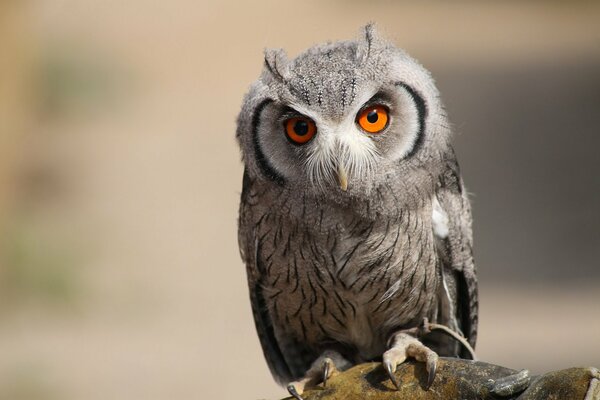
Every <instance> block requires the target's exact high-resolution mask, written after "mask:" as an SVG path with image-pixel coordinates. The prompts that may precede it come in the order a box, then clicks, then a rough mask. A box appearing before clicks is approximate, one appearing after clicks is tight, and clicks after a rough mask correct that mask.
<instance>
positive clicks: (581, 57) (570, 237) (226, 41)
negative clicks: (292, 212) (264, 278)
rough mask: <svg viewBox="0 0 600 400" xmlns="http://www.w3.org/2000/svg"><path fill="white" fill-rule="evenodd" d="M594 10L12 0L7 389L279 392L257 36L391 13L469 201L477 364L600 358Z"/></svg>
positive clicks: (292, 47)
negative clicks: (243, 238)
mask: <svg viewBox="0 0 600 400" xmlns="http://www.w3.org/2000/svg"><path fill="white" fill-rule="evenodd" d="M599 20H600V7H599V5H598V3H597V2H568V3H564V4H563V3H562V2H544V3H542V2H539V3H535V2H531V3H528V4H527V5H523V4H521V2H502V4H501V3H500V2H498V3H491V2H489V3H488V2H486V3H485V4H484V3H481V2H468V1H465V2H452V3H451V4H450V2H421V3H420V5H419V6H417V5H414V4H413V3H412V2H411V3H408V2H407V3H404V2H399V1H398V2H393V1H375V2H359V1H346V2H344V1H329V2H316V1H308V2H302V3H301V2H290V1H260V2H240V3H235V2H217V1H210V2H209V1H204V2H202V1H201V2H198V1H184V0H176V1H169V2H166V1H162V2H158V1H155V2H150V1H141V0H133V1H127V2H123V1H114V0H109V1H95V0H77V1H74V0H54V1H47V2H41V1H33V0H31V1H5V2H2V3H0V119H1V120H2V121H1V124H2V125H0V129H1V131H0V135H1V136H0V146H1V148H0V185H1V186H0V218H1V219H0V229H1V235H2V236H1V239H2V240H1V243H0V251H1V253H0V257H1V258H0V263H1V264H0V399H86V400H94V399H98V400H100V399H102V400H104V399H192V398H223V399H229V398H248V399H253V398H278V397H281V396H283V395H284V393H285V392H284V391H283V390H282V389H281V388H278V387H277V386H276V385H275V384H274V383H273V381H272V379H271V377H270V375H269V372H268V369H267V367H266V364H265V362H264V360H263V358H262V353H261V350H260V346H259V343H258V339H257V337H256V334H255V332H254V326H253V322H252V317H251V313H250V304H249V301H248V295H247V289H246V283H245V272H244V267H243V265H242V263H241V261H240V259H239V255H238V249H237V239H236V217H237V205H238V197H239V192H240V189H241V173H242V166H241V163H240V160H239V152H238V149H237V146H236V143H235V141H234V129H235V118H236V115H237V112H238V109H239V106H240V103H241V98H242V96H243V94H244V92H245V90H246V88H247V87H248V85H249V84H250V82H251V81H252V80H253V79H255V78H256V77H257V75H258V74H259V72H260V69H261V63H262V49H263V48H264V47H267V46H268V47H283V48H285V49H287V50H288V52H289V54H291V55H294V54H297V53H298V52H299V51H301V50H302V49H304V48H306V47H308V46H310V45H311V44H313V43H316V42H320V41H324V40H337V39H346V38H351V37H353V36H355V35H356V34H357V32H358V29H359V27H360V26H362V25H364V24H365V23H366V22H368V21H376V22H377V23H378V25H379V28H380V30H381V31H382V32H383V33H384V34H385V35H387V36H388V37H390V38H391V39H393V40H394V41H395V42H396V43H397V44H398V45H399V46H402V47H404V48H405V49H407V50H408V51H409V52H410V53H411V54H412V55H413V56H415V57H416V58H418V59H419V60H420V61H422V62H423V63H424V65H425V66H427V67H428V68H429V69H431V70H432V72H433V74H434V76H435V77H436V78H437V80H438V84H439V86H440V88H441V90H442V94H443V97H444V99H445V100H446V103H447V105H448V109H449V111H450V116H451V120H452V121H453V122H454V124H455V126H456V130H457V131H458V133H459V134H458V136H457V138H456V146H457V151H458V154H459V157H460V159H461V164H462V167H463V174H464V176H465V180H466V182H467V186H468V187H469V189H470V191H471V192H473V193H474V213H475V219H476V225H475V238H476V257H477V260H478V266H479V271H480V280H481V326H480V336H479V337H480V340H479V343H478V353H479V356H480V358H481V359H483V360H486V361H490V362H494V363H499V364H502V365H506V366H510V367H513V368H517V369H519V368H529V369H531V370H532V371H534V372H536V373H539V372H543V371H549V370H552V369H559V368H563V367H569V366H574V365H595V366H597V367H598V366H600V319H599V317H600V308H599V307H598V304H600V286H599V284H600V272H599V271H598V257H599V256H600V250H599V248H600V234H599V228H598V226H600V225H599V222H600V217H599V211H598V204H599V203H600V201H599V200H600V187H599V186H600V178H599V177H598V169H599V167H600V161H599V159H598V156H597V148H598V146H599V145H600V140H599V139H598V138H599V136H600V135H598V133H599V132H598V126H599V124H600V120H599V117H598V115H599V114H600V113H599V112H598V110H599V109H600V108H599V106H600V76H599V72H598V71H600V24H598V21H599Z"/></svg>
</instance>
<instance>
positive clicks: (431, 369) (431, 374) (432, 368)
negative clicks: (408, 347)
mask: <svg viewBox="0 0 600 400" xmlns="http://www.w3.org/2000/svg"><path fill="white" fill-rule="evenodd" d="M425 369H426V370H427V386H426V387H425V390H429V388H430V387H431V385H432V384H433V380H434V379H435V373H436V371H437V357H431V358H429V359H428V360H427V364H426V366H425Z"/></svg>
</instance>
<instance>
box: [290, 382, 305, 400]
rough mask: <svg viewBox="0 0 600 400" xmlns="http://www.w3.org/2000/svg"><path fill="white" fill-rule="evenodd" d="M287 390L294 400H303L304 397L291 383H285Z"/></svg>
mask: <svg viewBox="0 0 600 400" xmlns="http://www.w3.org/2000/svg"><path fill="white" fill-rule="evenodd" d="M287 391H288V393H289V394H291V395H292V397H294V398H295V399H296V400H304V398H303V397H302V396H300V394H299V393H298V391H297V390H296V386H294V384H293V383H290V384H289V385H287Z"/></svg>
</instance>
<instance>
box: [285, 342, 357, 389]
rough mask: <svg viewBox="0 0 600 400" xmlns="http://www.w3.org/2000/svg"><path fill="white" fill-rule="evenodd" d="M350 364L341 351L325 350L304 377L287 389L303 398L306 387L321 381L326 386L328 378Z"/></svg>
mask: <svg viewBox="0 0 600 400" xmlns="http://www.w3.org/2000/svg"><path fill="white" fill-rule="evenodd" d="M349 366H350V363H349V362H348V361H347V360H346V359H345V358H344V357H342V356H341V355H340V354H339V353H337V352H335V351H331V350H328V351H325V352H323V354H321V356H320V357H319V358H317V359H316V360H315V361H314V362H313V363H312V365H311V366H310V368H309V369H308V371H306V374H305V375H304V377H303V378H302V379H300V380H298V381H295V382H291V383H290V384H288V385H287V390H288V392H289V393H290V394H291V395H292V396H294V398H296V399H297V400H303V398H302V393H303V392H304V390H305V389H309V388H312V387H315V386H317V385H318V384H319V383H321V382H322V383H323V386H326V385H327V379H329V378H331V377H332V376H334V375H337V374H338V373H339V370H340V369H345V368H347V367H349Z"/></svg>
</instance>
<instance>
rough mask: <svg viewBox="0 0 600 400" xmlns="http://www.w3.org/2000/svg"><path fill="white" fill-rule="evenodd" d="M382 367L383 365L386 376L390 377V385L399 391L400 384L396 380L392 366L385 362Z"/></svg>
mask: <svg viewBox="0 0 600 400" xmlns="http://www.w3.org/2000/svg"><path fill="white" fill-rule="evenodd" d="M384 365H385V370H386V371H387V374H388V376H389V377H390V381H392V383H393V384H394V386H395V387H396V390H400V382H398V378H396V374H395V373H394V372H395V368H394V366H393V364H391V363H387V362H386V363H384Z"/></svg>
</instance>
